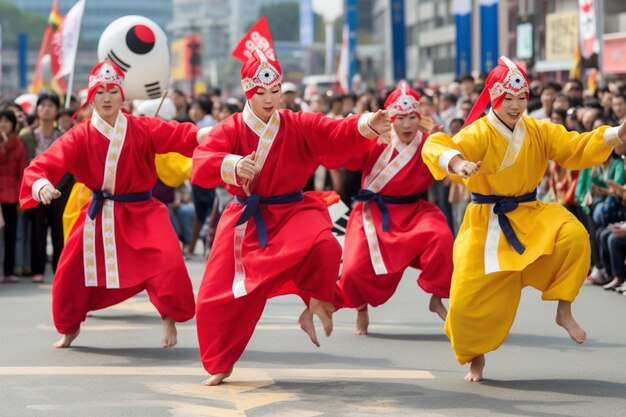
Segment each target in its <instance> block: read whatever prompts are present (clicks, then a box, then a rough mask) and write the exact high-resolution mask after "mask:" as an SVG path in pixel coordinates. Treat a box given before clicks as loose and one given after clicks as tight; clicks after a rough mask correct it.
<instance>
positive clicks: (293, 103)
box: [280, 82, 302, 111]
mask: <svg viewBox="0 0 626 417" xmlns="http://www.w3.org/2000/svg"><path fill="white" fill-rule="evenodd" d="M280 91H281V92H282V93H283V108H285V109H289V110H291V111H300V110H302V107H301V105H300V103H299V102H298V101H299V100H298V88H297V87H296V85H295V84H294V83H290V82H285V83H282V85H281V86H280Z"/></svg>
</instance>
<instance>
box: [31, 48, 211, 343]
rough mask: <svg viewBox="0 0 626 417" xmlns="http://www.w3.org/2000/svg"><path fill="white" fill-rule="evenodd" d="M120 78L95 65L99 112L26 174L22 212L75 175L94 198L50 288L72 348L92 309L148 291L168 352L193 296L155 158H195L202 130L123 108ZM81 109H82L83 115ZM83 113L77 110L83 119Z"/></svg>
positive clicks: (92, 89) (93, 96)
mask: <svg viewBox="0 0 626 417" xmlns="http://www.w3.org/2000/svg"><path fill="white" fill-rule="evenodd" d="M123 80H124V73H123V72H122V71H121V70H120V69H119V67H117V65H115V64H114V63H113V62H111V61H108V60H105V61H102V62H100V63H98V64H97V65H96V66H95V67H94V68H93V70H92V71H91V73H90V76H89V82H88V85H89V92H88V98H87V101H86V102H85V103H84V104H83V106H85V105H87V103H89V104H91V105H92V107H93V109H94V111H93V115H92V117H91V120H83V121H81V122H80V123H78V124H77V125H76V126H74V127H73V128H72V129H71V130H70V131H69V132H67V133H65V134H64V135H63V136H61V137H60V138H59V139H58V140H56V141H55V142H54V143H53V144H52V145H51V146H50V147H49V148H48V149H47V150H46V151H45V152H42V153H41V154H40V155H38V156H37V157H35V158H34V159H33V161H32V162H31V163H30V165H29V166H28V167H27V168H26V170H25V171H24V178H23V181H22V185H21V189H20V205H21V206H22V207H23V208H31V207H35V206H37V205H38V204H40V203H41V204H44V205H48V204H50V203H51V202H52V201H53V200H54V199H57V198H59V197H60V196H61V193H60V192H59V190H57V189H56V188H55V187H54V186H53V185H52V184H55V183H57V182H58V180H59V179H60V178H61V176H62V175H63V174H65V173H66V172H68V171H69V172H72V173H73V174H74V175H75V176H76V178H77V180H78V181H80V182H82V183H84V184H85V185H86V186H87V187H88V188H89V189H90V190H91V191H92V195H91V199H90V203H89V204H86V205H85V206H84V207H83V208H82V212H81V214H80V216H79V218H78V220H77V221H76V223H75V225H74V227H73V228H72V231H71V232H70V235H69V237H68V239H67V242H66V245H65V248H64V250H63V253H62V254H61V258H60V260H59V265H58V268H57V271H56V274H55V279H54V282H53V286H52V315H53V319H54V324H55V327H56V329H57V331H58V332H59V333H61V335H62V337H61V338H60V339H59V341H57V342H56V343H55V344H54V346H55V347H57V348H66V347H69V346H70V345H71V343H72V342H73V340H74V339H75V338H76V337H77V336H78V333H79V331H80V325H81V322H82V321H84V320H85V317H86V315H87V313H88V312H89V311H92V310H98V309H101V308H105V307H109V306H112V305H114V304H118V303H120V302H122V301H124V300H125V299H127V298H129V297H132V296H133V295H135V294H137V293H139V292H141V291H143V290H147V292H148V296H149V298H150V301H151V302H152V304H154V306H155V307H156V308H157V310H158V311H159V313H160V315H161V318H162V319H163V339H162V345H163V347H171V346H174V345H175V344H176V343H177V335H176V325H175V322H183V321H186V320H189V319H191V318H192V317H193V315H194V307H195V305H194V296H193V290H192V286H191V282H190V280H189V276H188V274H187V270H186V268H185V264H184V262H183V257H182V252H181V249H180V246H179V245H178V239H177V237H176V234H175V233H174V230H173V229H172V227H171V226H170V224H169V214H168V211H167V208H166V207H165V206H164V205H163V204H161V203H160V202H158V201H157V200H156V199H154V198H153V197H152V196H151V193H150V190H151V189H152V187H153V185H154V183H155V181H156V171H155V165H154V159H155V158H154V156H155V154H157V153H166V152H179V153H181V154H183V155H186V156H191V155H192V154H193V150H194V149H195V147H196V146H197V145H198V141H199V140H200V139H201V138H202V136H203V133H204V132H202V131H198V128H197V127H196V126H194V125H193V124H190V123H183V124H179V123H176V122H170V123H167V122H165V121H162V120H160V119H157V118H152V117H136V116H132V115H130V114H128V113H126V112H125V111H123V110H122V104H123V101H124V90H123ZM78 111H80V109H79V110H78ZM78 111H77V112H78Z"/></svg>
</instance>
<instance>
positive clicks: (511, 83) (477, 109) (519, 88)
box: [463, 55, 530, 126]
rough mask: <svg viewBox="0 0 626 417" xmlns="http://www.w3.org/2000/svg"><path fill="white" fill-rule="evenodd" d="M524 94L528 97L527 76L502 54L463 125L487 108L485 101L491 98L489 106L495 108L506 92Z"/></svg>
mask: <svg viewBox="0 0 626 417" xmlns="http://www.w3.org/2000/svg"><path fill="white" fill-rule="evenodd" d="M521 93H525V94H526V99H528V98H529V95H530V88H529V86H528V77H527V76H526V73H525V72H524V70H523V69H522V68H520V67H519V66H518V65H516V64H515V63H513V62H512V61H511V60H510V59H509V58H507V57H505V56H504V55H503V56H501V57H500V58H498V66H497V67H495V68H494V69H492V70H491V72H490V73H489V75H488V76H487V79H486V80H485V88H484V89H483V91H482V93H480V96H479V97H478V100H476V103H475V104H474V107H472V111H470V114H469V116H468V117H467V120H466V121H465V124H464V125H463V126H467V125H469V124H470V123H472V122H473V121H474V120H476V119H478V118H479V117H480V115H481V114H483V112H484V111H485V109H486V108H487V103H489V101H490V100H491V107H492V108H494V109H497V108H498V107H500V105H501V104H502V101H503V100H504V98H505V97H506V95H507V94H512V95H515V96H516V95H518V94H521Z"/></svg>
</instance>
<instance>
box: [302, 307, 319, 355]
mask: <svg viewBox="0 0 626 417" xmlns="http://www.w3.org/2000/svg"><path fill="white" fill-rule="evenodd" d="M298 324H300V328H301V329H302V330H304V332H305V333H306V334H308V335H309V338H310V339H311V342H313V344H314V345H315V346H317V347H320V342H319V340H317V332H316V331H315V324H314V323H313V313H311V312H310V311H309V309H308V308H305V309H304V311H303V312H302V314H300V318H298Z"/></svg>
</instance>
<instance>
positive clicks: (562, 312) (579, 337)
mask: <svg viewBox="0 0 626 417" xmlns="http://www.w3.org/2000/svg"><path fill="white" fill-rule="evenodd" d="M556 324H558V325H559V326H561V327H563V328H564V329H565V330H567V333H568V334H569V337H571V338H572V340H574V342H576V343H578V344H580V343H583V342H584V341H585V340H586V339H587V333H585V331H584V330H583V328H582V327H580V325H579V324H578V323H577V322H576V320H574V317H573V316H572V303H570V302H568V301H562V300H559V305H558V307H557V308H556Z"/></svg>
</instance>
